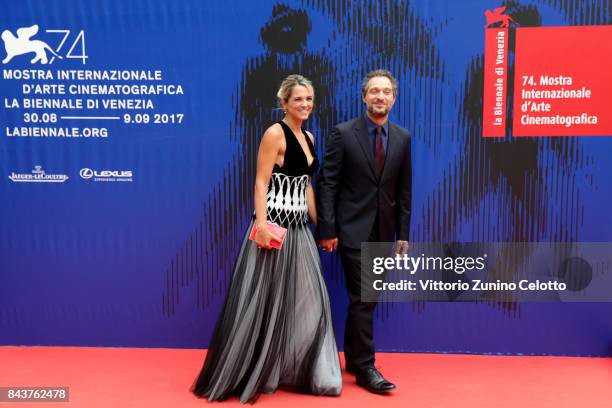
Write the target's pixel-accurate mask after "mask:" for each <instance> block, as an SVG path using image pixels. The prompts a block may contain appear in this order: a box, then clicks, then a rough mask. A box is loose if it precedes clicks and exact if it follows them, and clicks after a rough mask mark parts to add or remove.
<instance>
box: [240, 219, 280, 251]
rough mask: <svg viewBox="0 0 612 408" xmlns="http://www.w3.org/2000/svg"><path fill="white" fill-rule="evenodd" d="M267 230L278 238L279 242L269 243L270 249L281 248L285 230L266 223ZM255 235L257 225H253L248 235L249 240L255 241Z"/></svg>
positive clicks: (276, 225)
mask: <svg viewBox="0 0 612 408" xmlns="http://www.w3.org/2000/svg"><path fill="white" fill-rule="evenodd" d="M268 229H269V231H270V232H271V233H273V234H274V235H276V236H277V237H279V238H280V241H277V240H275V239H273V240H272V241H270V245H271V246H272V248H276V249H281V248H282V247H283V242H284V241H285V235H287V228H283V227H281V226H280V225H278V224H274V223H272V222H270V221H268ZM255 234H257V225H253V229H252V230H251V235H249V239H250V240H251V241H255Z"/></svg>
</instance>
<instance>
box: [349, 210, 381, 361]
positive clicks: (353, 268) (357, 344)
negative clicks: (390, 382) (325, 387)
mask: <svg viewBox="0 0 612 408" xmlns="http://www.w3.org/2000/svg"><path fill="white" fill-rule="evenodd" d="M378 236H379V234H378V217H377V219H376V221H375V222H374V227H373V228H372V232H371V233H370V236H369V238H368V242H377V241H378ZM340 244H342V243H340ZM339 252H340V257H341V259H342V269H343V270H344V279H345V282H346V289H347V291H348V296H349V308H348V316H347V320H346V326H345V330H344V357H345V359H346V364H347V366H348V367H351V368H353V369H356V370H361V369H364V368H366V367H370V366H373V365H374V361H375V358H374V327H373V324H374V309H375V308H376V305H377V304H378V303H377V302H363V301H362V291H363V292H365V291H368V292H369V293H370V294H371V293H372V283H373V280H374V277H373V275H372V274H371V273H366V274H364V275H363V279H362V274H361V249H354V248H345V247H340V248H339ZM377 279H380V277H379V278H377ZM371 297H372V296H371V295H368V298H371Z"/></svg>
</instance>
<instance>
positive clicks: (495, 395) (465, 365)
mask: <svg viewBox="0 0 612 408" xmlns="http://www.w3.org/2000/svg"><path fill="white" fill-rule="evenodd" d="M204 354H205V352H204V351H202V350H173V349H125V348H89V347H83V348H81V347H6V346H4V347H0V386H4V387H6V386H69V387H70V402H69V403H44V404H43V403H41V404H39V403H36V404H34V403H0V407H3V406H15V407H20V408H25V407H30V406H34V407H41V408H42V407H43V406H44V407H47V406H49V407H51V406H53V407H63V406H65V407H72V408H74V407H84V408H96V407H104V408H108V407H119V408H124V407H125V408H127V407H139V408H140V407H151V408H155V407H160V408H161V407H163V408H173V407H181V408H187V407H202V406H207V405H208V403H207V402H206V401H205V400H201V399H197V398H196V397H194V396H193V395H192V394H191V393H189V387H190V385H191V383H192V381H193V379H194V377H195V376H196V374H197V372H198V371H199V369H200V367H201V364H202V361H203V357H204ZM377 356H378V363H377V365H378V366H379V368H380V369H381V371H382V372H383V374H385V376H387V377H388V378H389V379H390V380H392V381H394V382H395V383H396V384H397V386H398V389H397V390H396V392H394V393H393V394H392V395H389V396H378V395H374V394H370V393H368V392H366V391H364V390H362V389H361V388H359V387H357V386H356V385H355V384H354V377H353V376H351V375H348V374H345V376H344V390H343V392H342V395H341V396H340V397H314V396H309V395H300V394H294V393H291V392H287V391H281V390H279V391H277V392H276V393H275V394H272V395H262V396H261V397H260V398H259V400H258V401H257V402H256V404H255V406H257V407H270V406H278V407H281V406H282V407H287V406H291V408H298V407H308V408H313V407H314V406H317V407H318V406H329V407H336V408H341V407H371V408H374V407H375V406H376V407H379V406H380V407H402V408H420V407H445V408H446V407H452V408H461V407H478V408H479V407H495V408H503V407H521V408H522V407H528V408H529V407H537V408H546V407H551V408H552V407H554V408H561V407H572V408H577V407H580V408H582V407H588V408H597V407H602V408H603V407H605V408H610V407H612V391H611V390H612V361H611V360H610V359H603V358H573V357H499V356H474V355H439V354H391V353H387V354H383V353H379V354H377ZM238 405H239V402H238V400H237V399H232V400H229V401H225V402H223V403H220V404H219V403H217V404H216V406H219V407H226V406H227V407H230V406H238Z"/></svg>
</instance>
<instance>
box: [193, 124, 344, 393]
mask: <svg viewBox="0 0 612 408" xmlns="http://www.w3.org/2000/svg"><path fill="white" fill-rule="evenodd" d="M279 123H280V125H281V126H282V127H283V130H284V133H285V140H286V145H287V148H286V151H285V159H284V163H283V166H282V167H281V166H278V165H275V166H274V169H273V172H272V176H271V179H270V183H269V188H268V194H267V206H268V220H269V221H272V222H276V223H277V224H279V225H282V226H283V227H285V228H287V229H288V231H287V235H286V237H285V242H284V244H283V247H282V249H280V250H275V249H273V250H266V249H259V248H258V247H257V245H256V244H255V242H253V241H250V240H249V239H248V236H249V234H250V232H251V229H252V228H253V222H254V221H252V222H251V225H250V226H249V228H248V230H247V233H246V236H245V238H244V240H243V242H242V246H241V248H240V253H239V255H238V258H237V260H236V265H235V267H234V271H233V275H232V281H231V284H230V288H229V291H228V294H227V299H226V301H225V306H224V307H223V311H222V312H221V315H220V316H219V320H218V321H217V325H216V327H215V331H214V333H213V337H212V340H211V343H210V346H209V348H208V353H207V355H206V360H205V362H204V367H203V368H202V371H201V372H200V375H199V376H198V378H197V379H196V381H195V383H194V386H193V389H192V391H193V392H194V393H195V394H196V395H198V396H202V397H207V398H208V399H209V400H210V401H214V400H222V399H225V398H227V397H228V396H230V395H238V396H239V397H240V401H241V402H243V403H245V402H253V401H254V400H255V399H256V398H257V394H258V393H260V392H265V393H270V392H273V391H274V390H276V389H277V387H279V386H283V387H290V388H292V389H295V390H296V391H299V392H305V393H311V394H318V395H339V394H340V392H341V390H342V375H341V371H340V363H339V360H338V350H337V348H336V340H335V337H334V331H333V326H332V320H331V313H330V305H329V297H328V294H327V288H326V286H325V282H324V280H323V276H322V274H321V260H320V258H319V252H318V250H317V247H316V244H315V241H314V237H313V235H312V233H311V231H310V229H309V227H308V222H309V216H308V208H307V205H306V187H307V186H308V184H309V182H310V178H311V177H312V175H313V174H314V172H315V171H316V169H317V167H318V160H317V158H316V153H315V149H314V146H313V145H312V143H311V141H310V138H308V137H306V140H307V143H308V147H309V149H310V153H311V154H312V156H313V157H314V160H313V162H312V163H310V165H309V164H308V162H307V158H306V155H305V154H304V151H303V149H302V147H301V146H300V144H299V142H298V140H297V138H296V137H295V135H294V133H293V132H292V131H291V129H290V128H289V127H288V126H287V125H286V124H285V123H284V122H282V121H281V122H279ZM302 132H303V133H304V135H306V132H305V131H304V130H302Z"/></svg>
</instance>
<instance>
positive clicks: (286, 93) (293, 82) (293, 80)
mask: <svg viewBox="0 0 612 408" xmlns="http://www.w3.org/2000/svg"><path fill="white" fill-rule="evenodd" d="M298 85H301V86H305V87H306V88H308V90H310V92H312V97H313V98H314V88H313V86H312V82H310V81H309V80H308V79H306V78H305V77H303V76H302V75H299V74H292V75H289V76H288V77H287V78H285V79H284V80H283V82H282V83H281V85H280V88H278V92H277V93H276V97H277V98H278V104H279V106H280V107H282V106H283V102H285V103H286V102H287V101H288V100H289V97H290V96H291V92H292V91H293V88H295V87H296V86H298Z"/></svg>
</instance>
